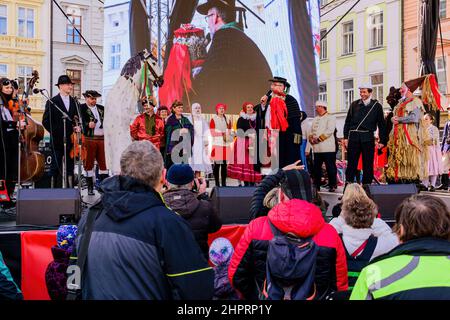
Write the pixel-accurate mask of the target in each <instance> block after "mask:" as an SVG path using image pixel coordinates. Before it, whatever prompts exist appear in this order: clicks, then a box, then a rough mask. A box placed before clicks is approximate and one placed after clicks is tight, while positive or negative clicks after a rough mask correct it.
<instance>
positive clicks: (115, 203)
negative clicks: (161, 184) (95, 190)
mask: <svg viewBox="0 0 450 320" xmlns="http://www.w3.org/2000/svg"><path fill="white" fill-rule="evenodd" d="M100 189H101V192H103V193H104V194H103V195H102V204H103V208H104V212H105V213H106V214H107V215H108V216H109V217H110V218H111V219H112V220H114V221H116V222H117V221H121V220H125V219H128V218H131V217H133V216H135V215H136V214H138V213H140V212H142V211H144V210H148V209H150V208H153V207H157V206H164V202H163V200H162V197H161V195H160V194H159V193H158V192H156V191H155V189H153V188H152V187H150V186H148V185H146V184H144V183H143V182H141V181H139V180H137V179H134V178H132V177H129V176H120V175H118V176H114V177H111V178H109V179H106V180H104V181H103V183H102V184H101V185H100Z"/></svg>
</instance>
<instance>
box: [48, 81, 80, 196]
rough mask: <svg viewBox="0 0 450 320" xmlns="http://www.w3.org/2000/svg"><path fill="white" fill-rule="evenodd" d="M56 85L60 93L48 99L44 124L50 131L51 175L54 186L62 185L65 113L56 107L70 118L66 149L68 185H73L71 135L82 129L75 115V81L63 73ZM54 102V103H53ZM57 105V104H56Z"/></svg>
mask: <svg viewBox="0 0 450 320" xmlns="http://www.w3.org/2000/svg"><path fill="white" fill-rule="evenodd" d="M56 86H57V87H58V89H59V93H58V94H57V95H56V96H54V97H53V98H51V99H50V100H51V102H50V101H47V103H46V104H45V111H44V116H43V119H42V124H43V125H44V128H45V129H46V130H47V131H48V132H49V133H50V147H51V148H52V156H53V158H52V164H51V169H50V176H51V178H52V179H51V181H52V188H55V187H56V188H58V187H61V186H62V173H63V170H62V169H63V166H62V165H63V157H64V120H63V114H62V113H61V111H59V110H58V109H57V108H56V107H58V108H60V109H61V110H62V111H63V112H65V113H66V114H67V115H68V117H69V119H68V120H66V151H67V159H65V163H66V170H67V186H69V188H72V187H73V171H74V159H72V158H71V157H70V150H71V149H72V141H71V139H70V136H71V135H72V133H73V132H76V131H80V127H79V126H76V122H75V121H74V120H75V119H74V116H75V115H77V109H76V104H75V100H74V98H72V97H71V94H72V93H73V82H72V80H71V79H70V78H69V76H67V75H62V76H60V77H59V78H58V83H57V84H56ZM52 102H53V103H52ZM55 105H56V106H55Z"/></svg>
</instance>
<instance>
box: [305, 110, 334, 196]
mask: <svg viewBox="0 0 450 320" xmlns="http://www.w3.org/2000/svg"><path fill="white" fill-rule="evenodd" d="M327 107H328V104H327V103H326V102H325V101H317V102H316V112H317V116H316V117H315V118H314V120H313V122H312V124H311V128H310V130H309V132H308V145H307V146H306V154H307V155H309V153H310V150H311V149H312V151H313V162H314V168H313V172H314V184H315V186H316V189H317V191H320V184H321V183H320V181H321V179H322V164H323V163H324V162H325V167H326V168H327V174H328V188H329V191H330V192H334V191H335V190H336V188H337V181H336V176H337V167H336V139H335V137H334V131H335V130H336V117H335V116H334V115H331V114H329V113H328V111H327Z"/></svg>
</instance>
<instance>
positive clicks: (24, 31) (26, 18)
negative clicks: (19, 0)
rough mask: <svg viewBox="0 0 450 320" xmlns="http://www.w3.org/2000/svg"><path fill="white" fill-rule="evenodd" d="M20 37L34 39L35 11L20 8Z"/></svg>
mask: <svg viewBox="0 0 450 320" xmlns="http://www.w3.org/2000/svg"><path fill="white" fill-rule="evenodd" d="M18 31H19V34H18V36H19V37H23V38H34V10H33V9H26V8H19V29H18Z"/></svg>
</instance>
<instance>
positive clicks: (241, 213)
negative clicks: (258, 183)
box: [211, 187, 256, 224]
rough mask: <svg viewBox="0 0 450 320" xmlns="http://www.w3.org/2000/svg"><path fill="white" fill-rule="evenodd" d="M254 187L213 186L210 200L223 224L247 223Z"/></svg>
mask: <svg viewBox="0 0 450 320" xmlns="http://www.w3.org/2000/svg"><path fill="white" fill-rule="evenodd" d="M255 189H256V187H214V189H213V191H212V193H211V201H212V203H213V205H214V206H215V208H216V210H217V212H218V213H219V217H220V219H221V220H222V223H223V224H247V223H249V221H250V219H249V218H250V201H251V199H252V196H253V192H255Z"/></svg>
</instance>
